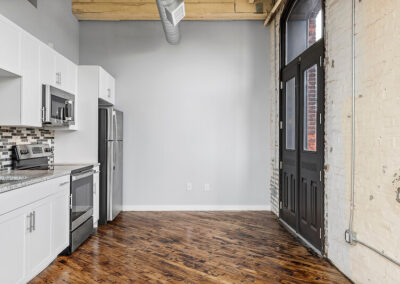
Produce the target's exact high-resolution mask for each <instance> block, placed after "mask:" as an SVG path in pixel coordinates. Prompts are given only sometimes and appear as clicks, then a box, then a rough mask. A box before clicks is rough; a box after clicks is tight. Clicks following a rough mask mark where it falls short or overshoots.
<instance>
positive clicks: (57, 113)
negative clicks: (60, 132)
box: [51, 95, 65, 120]
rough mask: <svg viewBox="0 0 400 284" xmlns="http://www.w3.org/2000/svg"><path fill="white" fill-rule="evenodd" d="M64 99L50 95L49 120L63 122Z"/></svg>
mask: <svg viewBox="0 0 400 284" xmlns="http://www.w3.org/2000/svg"><path fill="white" fill-rule="evenodd" d="M64 117H65V99H63V98H60V97H57V96H55V95H51V118H54V119H60V120H64Z"/></svg>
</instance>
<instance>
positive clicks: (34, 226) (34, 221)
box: [32, 211, 36, 231]
mask: <svg viewBox="0 0 400 284" xmlns="http://www.w3.org/2000/svg"><path fill="white" fill-rule="evenodd" d="M32 216H33V218H32V219H33V222H32V223H33V225H32V230H33V231H35V230H36V211H33V213H32Z"/></svg>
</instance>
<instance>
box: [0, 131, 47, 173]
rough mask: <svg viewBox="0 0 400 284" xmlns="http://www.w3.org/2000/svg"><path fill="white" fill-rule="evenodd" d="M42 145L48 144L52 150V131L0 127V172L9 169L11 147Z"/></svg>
mask: <svg viewBox="0 0 400 284" xmlns="http://www.w3.org/2000/svg"><path fill="white" fill-rule="evenodd" d="M42 143H43V144H44V143H45V144H49V145H50V146H51V148H52V149H53V150H54V131H53V130H46V129H42V128H25V127H8V126H0V170H5V169H7V168H11V166H12V161H11V155H12V151H11V149H12V146H13V145H21V144H42ZM53 161H54V158H50V162H51V163H52V162H53Z"/></svg>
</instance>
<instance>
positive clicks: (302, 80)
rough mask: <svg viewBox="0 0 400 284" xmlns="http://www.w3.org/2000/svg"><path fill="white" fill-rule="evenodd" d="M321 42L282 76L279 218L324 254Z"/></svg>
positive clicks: (306, 52)
mask: <svg viewBox="0 0 400 284" xmlns="http://www.w3.org/2000/svg"><path fill="white" fill-rule="evenodd" d="M323 53H324V45H323V40H320V41H319V42H317V43H316V44H314V45H313V46H311V47H310V48H308V49H307V50H306V51H305V52H303V53H302V54H301V55H300V56H298V57H297V58H296V59H294V60H293V61H292V62H290V63H289V64H288V65H287V66H285V68H283V70H282V73H281V78H282V85H281V97H280V98H281V100H280V117H281V119H280V121H281V122H280V134H281V135H280V156H281V162H280V163H281V164H280V218H281V219H282V220H283V221H284V222H285V223H287V224H288V225H289V226H290V227H291V228H292V229H294V230H295V231H296V232H297V233H298V234H300V235H301V236H302V237H303V238H304V239H306V240H307V241H308V242H309V243H310V244H311V245H313V246H314V247H315V248H316V249H318V250H320V251H321V252H322V250H323V237H324V232H323V223H324V221H323V220H324V208H323V206H324V183H323V180H324V177H323V174H324V171H323V165H324V127H323V125H324V70H323Z"/></svg>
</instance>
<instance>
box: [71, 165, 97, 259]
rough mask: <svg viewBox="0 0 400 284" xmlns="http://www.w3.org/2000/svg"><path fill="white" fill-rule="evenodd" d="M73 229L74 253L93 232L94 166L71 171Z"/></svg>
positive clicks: (72, 243) (72, 249)
mask: <svg viewBox="0 0 400 284" xmlns="http://www.w3.org/2000/svg"><path fill="white" fill-rule="evenodd" d="M70 209H71V230H70V247H69V248H68V249H67V251H66V254H71V253H73V252H74V251H75V250H76V249H77V248H78V247H79V246H80V245H81V244H82V243H83V242H84V241H85V240H86V239H87V238H88V237H89V236H90V235H91V234H92V233H93V217H92V216H93V166H88V167H85V168H81V169H78V170H74V171H72V172H71V195H70Z"/></svg>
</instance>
